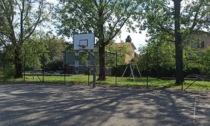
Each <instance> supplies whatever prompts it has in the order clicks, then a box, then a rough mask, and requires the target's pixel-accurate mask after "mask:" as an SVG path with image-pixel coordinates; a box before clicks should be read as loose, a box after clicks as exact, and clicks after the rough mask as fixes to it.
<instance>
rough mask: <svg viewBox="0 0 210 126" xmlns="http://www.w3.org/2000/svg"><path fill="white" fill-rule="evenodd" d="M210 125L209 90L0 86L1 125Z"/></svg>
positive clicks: (29, 85)
mask: <svg viewBox="0 0 210 126" xmlns="http://www.w3.org/2000/svg"><path fill="white" fill-rule="evenodd" d="M163 125H164V126H193V125H196V126H197V125H206V126H208V125H210V92H207V91H203V92H185V93H183V92H180V91H174V90H169V89H164V90H146V89H138V88H125V87H124V88H122V87H96V88H95V89H91V88H90V87H88V86H82V85H79V86H78V85H77V86H76V85H56V84H10V85H0V126H163Z"/></svg>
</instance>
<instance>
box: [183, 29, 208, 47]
mask: <svg viewBox="0 0 210 126" xmlns="http://www.w3.org/2000/svg"><path fill="white" fill-rule="evenodd" d="M187 41H188V42H189V41H190V44H191V45H192V47H193V48H207V47H208V46H210V33H208V32H204V31H195V32H193V33H192V34H191V35H189V36H188V37H187Z"/></svg>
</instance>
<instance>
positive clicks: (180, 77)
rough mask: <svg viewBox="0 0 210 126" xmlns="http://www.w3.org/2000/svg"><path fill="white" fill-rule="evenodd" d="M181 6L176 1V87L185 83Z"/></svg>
mask: <svg viewBox="0 0 210 126" xmlns="http://www.w3.org/2000/svg"><path fill="white" fill-rule="evenodd" d="M180 5H181V0H174V8H175V13H174V18H175V50H176V82H175V84H176V85H181V84H183V82H184V74H183V50H182V37H181V33H180V10H181V8H180Z"/></svg>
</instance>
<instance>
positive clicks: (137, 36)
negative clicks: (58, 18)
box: [47, 0, 147, 52]
mask: <svg viewBox="0 0 210 126" xmlns="http://www.w3.org/2000/svg"><path fill="white" fill-rule="evenodd" d="M47 1H48V2H51V3H54V4H56V3H58V0H47ZM128 35H130V37H131V39H132V42H133V44H134V45H135V47H136V52H138V48H139V47H140V46H143V45H146V44H147V43H146V42H145V40H146V31H142V32H141V33H134V32H127V31H126V29H125V27H123V28H122V30H121V35H120V36H119V35H118V36H116V37H115V38H114V40H115V42H121V41H125V39H126V37H127V36H128Z"/></svg>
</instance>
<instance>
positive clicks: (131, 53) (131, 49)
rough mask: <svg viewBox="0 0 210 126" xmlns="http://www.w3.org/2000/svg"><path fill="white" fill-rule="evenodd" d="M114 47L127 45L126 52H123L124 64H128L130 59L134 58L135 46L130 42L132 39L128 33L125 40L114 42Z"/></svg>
mask: <svg viewBox="0 0 210 126" xmlns="http://www.w3.org/2000/svg"><path fill="white" fill-rule="evenodd" d="M114 45H115V46H116V47H122V46H126V47H127V51H128V52H127V53H126V54H125V64H129V63H130V62H131V61H132V60H134V59H135V58H136V56H137V54H136V52H135V50H136V47H135V45H134V44H133V42H132V39H131V37H130V35H128V36H127V38H126V39H125V42H119V43H114Z"/></svg>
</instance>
